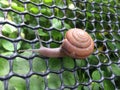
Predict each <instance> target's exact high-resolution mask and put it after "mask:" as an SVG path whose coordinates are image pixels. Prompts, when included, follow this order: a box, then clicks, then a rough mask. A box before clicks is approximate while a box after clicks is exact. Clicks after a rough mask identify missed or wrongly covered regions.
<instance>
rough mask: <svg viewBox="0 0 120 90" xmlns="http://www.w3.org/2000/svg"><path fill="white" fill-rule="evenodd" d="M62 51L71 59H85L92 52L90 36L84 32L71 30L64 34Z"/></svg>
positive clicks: (75, 29)
mask: <svg viewBox="0 0 120 90" xmlns="http://www.w3.org/2000/svg"><path fill="white" fill-rule="evenodd" d="M61 48H62V51H63V52H64V53H65V54H67V55H68V56H70V57H73V58H86V57H88V56H89V55H90V54H91V53H92V52H93V50H94V42H93V40H92V38H91V36H90V35H89V34H88V33H87V32H85V31H84V30H81V29H78V28H73V29H70V30H69V31H67V32H66V35H65V39H64V41H63V44H62V46H61Z"/></svg>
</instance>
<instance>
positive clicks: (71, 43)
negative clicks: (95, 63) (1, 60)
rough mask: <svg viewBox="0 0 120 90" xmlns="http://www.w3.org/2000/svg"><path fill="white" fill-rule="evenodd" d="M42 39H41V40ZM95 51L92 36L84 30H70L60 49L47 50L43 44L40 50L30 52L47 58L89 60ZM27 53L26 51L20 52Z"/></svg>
mask: <svg viewBox="0 0 120 90" xmlns="http://www.w3.org/2000/svg"><path fill="white" fill-rule="evenodd" d="M39 39H40V38H39ZM93 50H94V41H93V40H92V38H91V36H90V35H89V34H88V33H87V32H85V31H84V30H82V29H78V28H72V29H69V30H68V31H67V32H66V34H65V38H64V40H63V43H62V45H61V46H60V47H58V48H47V47H44V46H43V45H42V44H41V47H40V48H39V49H32V50H28V51H34V52H38V53H39V54H40V55H42V56H45V57H64V56H70V57H72V58H81V59H84V58H87V57H88V56H89V55H90V54H92V52H93ZM20 51H25V50H20Z"/></svg>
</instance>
